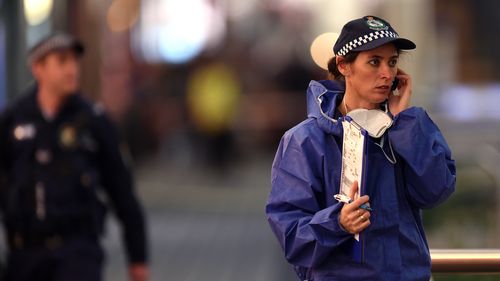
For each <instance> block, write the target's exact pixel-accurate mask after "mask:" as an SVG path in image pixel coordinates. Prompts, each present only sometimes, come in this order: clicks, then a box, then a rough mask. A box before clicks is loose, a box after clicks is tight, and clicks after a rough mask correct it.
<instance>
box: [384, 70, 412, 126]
mask: <svg viewBox="0 0 500 281" xmlns="http://www.w3.org/2000/svg"><path fill="white" fill-rule="evenodd" d="M395 90H397V92H395ZM391 91H392V94H391V95H389V102H388V105H389V110H390V111H391V113H392V115H394V116H396V115H398V114H399V113H400V112H401V111H403V110H405V109H407V108H408V107H409V106H410V98H411V94H412V79H411V76H410V75H408V74H407V73H406V72H405V71H403V70H402V69H401V68H398V72H397V74H396V77H395V79H394V81H393V82H392V85H391Z"/></svg>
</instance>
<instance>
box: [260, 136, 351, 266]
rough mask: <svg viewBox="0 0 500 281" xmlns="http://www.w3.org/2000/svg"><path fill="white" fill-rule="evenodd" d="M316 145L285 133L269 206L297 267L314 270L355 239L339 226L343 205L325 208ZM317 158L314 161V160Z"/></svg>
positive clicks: (275, 228) (288, 256)
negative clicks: (337, 249)
mask: <svg viewBox="0 0 500 281" xmlns="http://www.w3.org/2000/svg"><path fill="white" fill-rule="evenodd" d="M314 147H315V146H314V145H308V144H306V143H298V142H297V140H296V139H295V138H294V137H293V135H290V134H285V136H284V137H283V139H282V140H281V142H280V145H279V148H278V151H277V153H276V157H275V160H274V163H273V167H272V189H271V193H270V195H269V199H268V203H267V206H266V214H267V218H268V222H269V224H270V226H271V229H272V230H273V232H274V234H275V235H276V237H277V238H278V240H279V243H280V245H281V247H282V249H283V250H284V252H285V257H286V259H287V260H288V261H289V262H290V263H291V264H293V265H295V266H301V267H307V268H312V267H315V266H318V265H320V264H321V263H322V262H323V261H324V260H325V258H326V257H327V256H328V255H329V254H330V253H331V252H332V251H333V250H335V249H336V248H337V247H338V246H339V245H341V244H342V243H343V242H345V241H347V240H348V239H350V238H351V237H352V235H351V234H349V233H347V232H345V231H344V230H343V229H342V228H341V227H340V225H339V221H338V216H339V213H340V209H341V207H342V204H340V203H337V204H335V205H332V206H329V207H326V208H323V209H321V207H320V206H321V205H322V204H321V203H320V201H319V199H318V197H320V196H321V195H322V193H323V190H324V188H325V187H324V186H323V183H322V182H323V178H324V177H323V175H322V172H323V170H322V166H323V163H322V161H323V158H322V157H319V156H312V155H317V153H315V152H314V151H313V150H314ZM312 158H314V159H312Z"/></svg>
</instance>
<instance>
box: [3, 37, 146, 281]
mask: <svg viewBox="0 0 500 281" xmlns="http://www.w3.org/2000/svg"><path fill="white" fill-rule="evenodd" d="M83 53H84V47H83V45H82V44H81V43H80V42H79V41H77V40H76V39H75V38H73V37H71V36H69V35H66V34H54V35H51V36H49V37H47V38H46V39H44V40H42V41H41V42H40V43H38V44H37V45H35V46H34V47H33V48H32V49H31V50H30V51H29V56H28V63H29V66H30V67H31V71H32V73H33V76H34V78H35V80H36V82H37V83H36V87H34V89H32V90H31V91H29V93H27V94H26V95H25V96H23V97H21V98H20V99H18V100H17V101H15V102H13V103H12V104H10V105H9V106H8V107H7V109H6V110H5V111H4V112H3V113H2V115H1V117H0V134H1V135H0V176H1V178H0V179H1V182H0V202H1V208H2V209H1V210H2V215H3V224H4V228H5V232H6V237H7V243H8V249H9V251H8V252H9V253H8V257H7V269H6V271H7V272H6V277H5V278H6V280H9V281H21V280H22V281H45V280H47V281H49V280H50V281H56V280H57V281H63V280H64V281H69V280H70V281H80V280H81V281H97V280H101V278H102V277H101V275H102V264H103V251H102V248H101V246H100V243H99V237H100V234H101V233H102V231H103V223H104V217H105V210H106V204H107V203H108V202H109V205H110V206H111V207H112V209H113V210H114V211H115V212H116V215H117V217H118V219H119V220H120V222H121V225H122V229H123V240H124V244H125V245H126V252H127V256H128V262H129V276H130V279H131V280H133V281H144V280H148V278H149V277H148V275H149V272H148V266H147V265H146V258H147V257H146V234H145V222H144V217H143V213H142V210H141V206H140V204H139V202H138V199H137V198H136V196H135V194H134V190H133V182H132V175H131V172H130V170H129V168H128V167H127V165H126V163H125V162H124V158H123V157H122V153H121V151H120V147H119V142H118V139H117V135H116V133H115V128H114V127H113V125H112V124H111V122H110V120H109V119H108V118H107V117H106V116H105V114H103V112H102V110H101V109H100V108H98V107H97V106H93V105H92V104H90V103H89V102H87V101H86V100H85V99H84V98H83V97H82V96H80V95H79V94H78V90H79V77H80V57H81V56H82V55H83Z"/></svg>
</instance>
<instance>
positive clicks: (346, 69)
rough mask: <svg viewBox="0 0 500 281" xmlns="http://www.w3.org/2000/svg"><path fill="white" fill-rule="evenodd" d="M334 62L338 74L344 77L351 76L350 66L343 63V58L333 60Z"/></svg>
mask: <svg viewBox="0 0 500 281" xmlns="http://www.w3.org/2000/svg"><path fill="white" fill-rule="evenodd" d="M335 60H336V62H337V68H338V70H339V72H340V73H341V74H342V75H344V77H347V76H349V74H351V67H350V64H349V63H346V62H345V61H344V58H343V57H336V58H335Z"/></svg>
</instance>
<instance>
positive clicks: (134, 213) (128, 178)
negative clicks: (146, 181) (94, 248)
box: [96, 114, 147, 263]
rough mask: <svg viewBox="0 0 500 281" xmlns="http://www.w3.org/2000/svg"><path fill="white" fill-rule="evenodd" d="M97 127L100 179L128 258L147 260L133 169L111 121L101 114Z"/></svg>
mask: <svg viewBox="0 0 500 281" xmlns="http://www.w3.org/2000/svg"><path fill="white" fill-rule="evenodd" d="M96 127H97V128H98V133H97V134H98V137H99V161H100V170H101V173H100V174H101V181H102V185H103V187H104V189H105V191H106V193H107V195H108V197H109V199H110V201H111V205H112V207H113V210H114V212H115V213H116V216H117V217H118V220H119V221H120V223H121V226H122V234H123V240H124V243H125V246H126V252H127V256H128V261H129V263H144V262H146V261H147V245H146V244H147V243H146V224H145V219H144V215H143V212H142V207H141V205H140V203H139V200H138V199H137V196H136V194H135V192H134V185H133V178H132V173H131V171H130V170H129V168H128V167H127V165H126V163H125V161H124V158H123V155H122V152H121V150H120V144H119V141H118V137H117V134H116V132H115V127H114V126H113V124H112V123H111V121H110V120H109V119H108V118H107V117H106V116H105V115H103V114H102V115H101V116H99V118H98V124H97V126H96Z"/></svg>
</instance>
